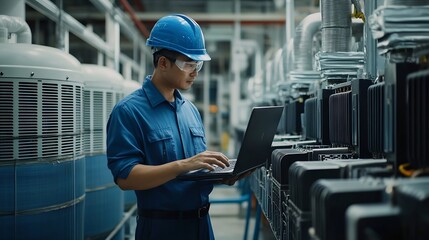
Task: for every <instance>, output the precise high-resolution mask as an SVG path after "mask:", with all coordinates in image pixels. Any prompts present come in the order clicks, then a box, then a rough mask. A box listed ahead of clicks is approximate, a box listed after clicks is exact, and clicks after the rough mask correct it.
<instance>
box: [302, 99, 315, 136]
mask: <svg viewBox="0 0 429 240" xmlns="http://www.w3.org/2000/svg"><path fill="white" fill-rule="evenodd" d="M304 113H305V135H306V138H308V139H316V138H317V115H316V114H317V97H314V98H310V99H307V100H306V101H305V103H304Z"/></svg>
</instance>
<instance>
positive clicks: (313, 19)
mask: <svg viewBox="0 0 429 240" xmlns="http://www.w3.org/2000/svg"><path fill="white" fill-rule="evenodd" d="M320 24H321V15H320V12H319V13H313V14H310V15H308V16H307V17H305V18H304V19H303V20H302V21H301V22H300V23H299V25H298V26H297V27H296V30H295V38H294V59H295V61H294V63H293V65H294V70H297V71H300V70H302V71H307V70H312V69H313V66H312V57H313V56H312V45H313V36H314V34H315V33H316V32H317V31H319V29H320Z"/></svg>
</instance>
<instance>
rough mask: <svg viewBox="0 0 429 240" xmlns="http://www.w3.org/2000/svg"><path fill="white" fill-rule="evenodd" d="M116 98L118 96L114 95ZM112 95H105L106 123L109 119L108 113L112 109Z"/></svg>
mask: <svg viewBox="0 0 429 240" xmlns="http://www.w3.org/2000/svg"><path fill="white" fill-rule="evenodd" d="M115 95H116V96H117V95H118V94H115ZM113 100H114V99H113V93H112V92H107V93H106V122H107V120H108V119H109V116H110V113H111V112H112V108H113V104H114V103H113Z"/></svg>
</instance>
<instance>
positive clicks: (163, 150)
mask: <svg viewBox="0 0 429 240" xmlns="http://www.w3.org/2000/svg"><path fill="white" fill-rule="evenodd" d="M148 141H149V144H150V149H149V151H150V155H151V156H152V157H151V159H150V160H151V161H150V163H151V164H154V165H156V164H162V163H166V162H171V161H173V160H176V152H175V149H176V146H175V144H174V140H173V131H172V130H171V129H170V128H164V129H156V130H152V131H150V132H149V134H148ZM159 161H162V162H159Z"/></svg>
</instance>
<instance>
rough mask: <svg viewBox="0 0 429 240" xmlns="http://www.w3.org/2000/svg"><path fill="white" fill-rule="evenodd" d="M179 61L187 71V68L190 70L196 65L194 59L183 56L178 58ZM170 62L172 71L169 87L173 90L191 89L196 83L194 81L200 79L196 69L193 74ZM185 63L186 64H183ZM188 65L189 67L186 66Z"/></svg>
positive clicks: (170, 72)
mask: <svg viewBox="0 0 429 240" xmlns="http://www.w3.org/2000/svg"><path fill="white" fill-rule="evenodd" d="M176 59H177V60H178V64H179V65H181V66H182V68H184V69H186V68H188V69H189V68H190V67H192V66H191V65H193V64H196V62H195V61H193V60H192V59H190V58H188V57H186V56H183V55H179V56H178V57H177V58H176ZM168 61H170V71H169V74H168V75H169V77H168V83H167V84H168V85H169V86H170V87H171V88H175V89H179V90H187V89H189V88H190V87H191V86H192V84H193V83H194V81H195V80H196V79H197V77H198V71H197V70H196V69H195V70H193V71H192V72H190V71H189V70H188V71H184V70H181V69H180V68H179V67H178V66H177V65H176V63H175V62H173V61H171V60H168ZM183 62H184V63H183ZM186 64H188V65H186Z"/></svg>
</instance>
